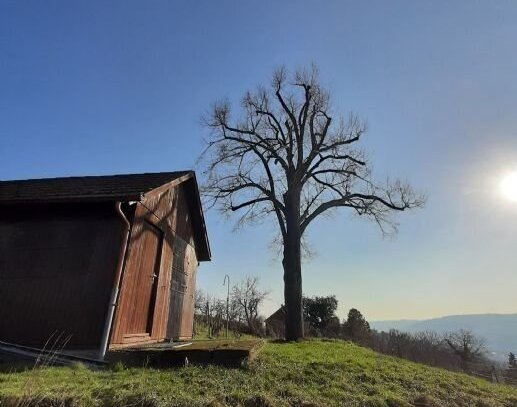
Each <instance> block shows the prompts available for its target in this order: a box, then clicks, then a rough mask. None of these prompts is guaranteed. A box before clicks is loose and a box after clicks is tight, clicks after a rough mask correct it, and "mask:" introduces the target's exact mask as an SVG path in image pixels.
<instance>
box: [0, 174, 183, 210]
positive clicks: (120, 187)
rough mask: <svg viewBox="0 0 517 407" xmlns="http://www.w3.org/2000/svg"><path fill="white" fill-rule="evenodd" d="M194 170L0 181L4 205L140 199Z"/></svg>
mask: <svg viewBox="0 0 517 407" xmlns="http://www.w3.org/2000/svg"><path fill="white" fill-rule="evenodd" d="M189 173H191V172H190V171H176V172H159V173H147V174H127V175H105V176H89V177H67V178H46V179H29V180H20V181H0V203H10V202H27V203H29V202H36V201H40V202H45V201H64V202H66V201H69V200H81V199H85V200H95V199H99V200H126V199H127V200H139V199H140V198H141V196H142V195H143V194H145V193H146V192H149V191H151V190H153V189H155V188H158V187H160V186H162V185H164V184H167V183H169V182H171V181H174V180H175V179H177V178H180V177H182V176H184V175H187V174H189Z"/></svg>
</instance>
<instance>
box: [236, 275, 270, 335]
mask: <svg viewBox="0 0 517 407" xmlns="http://www.w3.org/2000/svg"><path fill="white" fill-rule="evenodd" d="M268 295H269V293H268V292H267V291H265V290H262V289H260V287H259V279H258V277H246V279H245V280H244V281H242V282H240V283H239V284H237V285H235V286H233V289H232V303H234V304H236V305H237V309H238V310H239V311H240V313H241V314H242V316H243V317H244V319H245V320H246V323H247V324H248V328H249V329H250V331H251V332H252V333H254V334H257V333H258V331H259V329H258V328H259V327H258V321H259V307H260V306H261V305H262V303H263V302H264V300H265V299H266V298H267V296H268Z"/></svg>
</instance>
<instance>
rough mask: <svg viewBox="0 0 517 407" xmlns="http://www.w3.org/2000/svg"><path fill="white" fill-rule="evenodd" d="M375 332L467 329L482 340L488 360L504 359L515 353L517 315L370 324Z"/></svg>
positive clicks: (372, 322)
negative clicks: (484, 343) (483, 340)
mask: <svg viewBox="0 0 517 407" xmlns="http://www.w3.org/2000/svg"><path fill="white" fill-rule="evenodd" d="M370 326H371V327H372V328H373V329H375V330H377V331H389V330H390V329H397V330H399V331H403V332H409V333H414V332H419V331H435V332H437V333H440V334H443V333H446V332H452V331H457V330H459V329H468V330H470V331H472V332H473V333H474V334H475V335H476V336H479V337H482V338H484V339H485V340H486V346H487V349H488V351H489V355H488V356H490V357H491V358H493V359H494V360H497V361H505V360H507V355H508V353H509V352H514V353H517V314H477V315H450V316H445V317H441V318H433V319H426V320H411V319H405V320H404V319H403V320H393V321H370Z"/></svg>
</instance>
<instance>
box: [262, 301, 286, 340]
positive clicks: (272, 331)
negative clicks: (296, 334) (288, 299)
mask: <svg viewBox="0 0 517 407" xmlns="http://www.w3.org/2000/svg"><path fill="white" fill-rule="evenodd" d="M264 323H265V324H266V335H267V336H269V337H272V338H281V339H283V338H285V306H284V305H281V306H280V308H278V309H277V310H276V311H275V312H273V313H272V314H271V315H270V316H269V317H267V318H266V320H265V321H264Z"/></svg>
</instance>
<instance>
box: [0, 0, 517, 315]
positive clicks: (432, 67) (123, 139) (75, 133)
mask: <svg viewBox="0 0 517 407" xmlns="http://www.w3.org/2000/svg"><path fill="white" fill-rule="evenodd" d="M515 21H517V3H516V2H515V1H511V0H508V1H503V0H501V1H488V0H487V1H471V0H468V1H434V2H430V1H418V2H415V1H410V0H407V1H389V2H386V1H380V0H379V1H355V2H351V1H342V0H336V1H330V0H329V1H325V2H319V1H309V0H303V1H301V0H297V1H294V0H292V1H288V0H285V1H282V2H279V1H274V0H268V1H266V0H264V1H261V2H245V1H237V0H235V1H225V0H220V1H213V0H210V1H209V0H206V1H203V0H198V1H195V2H193V1H184V2H181V1H175V2H173V1H153V2H145V1H118V2H117V1H94V0H87V1H80V0H77V1H65V0H63V1H55V0H48V1H45V2H42V1H36V0H32V1H30V0H26V1H19V0H0V141H1V143H0V179H3V180H8V179H24V178H43V177H60V176H72V175H103V174H117V173H138V172H155V171H173V170H183V169H190V168H193V169H196V170H198V171H199V168H198V167H197V163H196V162H197V158H198V156H199V154H200V152H201V150H202V149H203V140H204V139H205V138H206V137H207V136H208V132H207V130H206V128H204V127H203V125H202V122H201V117H202V116H203V114H205V113H206V112H207V111H208V110H209V109H210V106H211V105H212V104H213V103H214V102H215V101H217V100H219V99H222V98H228V99H229V100H230V101H232V102H233V104H234V106H236V107H238V102H239V100H240V98H241V97H242V96H243V94H244V93H245V91H247V90H248V89H253V88H254V87H255V86H257V85H259V84H268V83H269V80H270V76H271V73H272V71H273V70H274V69H275V68H277V67H279V66H282V65H283V66H286V67H287V68H288V69H296V68H298V67H303V66H307V65H309V64H311V63H315V64H316V65H317V66H318V67H319V71H320V78H321V82H322V84H323V85H324V86H326V87H327V88H329V89H330V90H331V92H332V95H333V101H334V106H335V107H336V109H339V111H342V112H343V114H347V112H349V111H353V112H355V113H357V114H358V115H359V116H360V117H362V118H364V119H365V120H366V121H367V122H368V127H369V131H368V133H367V135H366V136H365V138H364V141H363V147H364V148H365V149H366V150H367V151H368V153H369V157H370V159H371V161H372V162H373V163H374V174H377V175H378V177H379V178H380V179H384V178H385V177H386V176H390V177H394V178H395V177H400V178H402V179H407V180H409V181H410V182H411V184H412V185H414V186H415V187H416V188H418V189H420V190H422V191H424V192H425V193H426V194H427V196H428V202H427V206H426V207H425V208H424V209H422V210H418V211H414V212H412V213H403V214H400V216H398V217H397V220H398V221H399V223H400V228H399V234H398V236H397V237H395V238H390V239H386V238H383V237H382V235H381V233H380V232H379V230H378V229H377V228H376V226H375V225H373V224H371V223H368V222H366V221H364V220H363V219H358V218H357V217H354V216H352V215H351V214H350V213H349V212H347V210H345V209H344V210H342V211H340V212H336V214H335V215H334V216H333V217H332V218H331V219H320V220H319V222H315V223H313V225H311V228H309V230H308V239H309V242H310V244H311V247H312V249H313V251H314V252H315V255H314V256H313V258H311V259H310V260H306V261H305V262H304V265H303V284H304V293H305V294H306V295H309V296H312V295H331V294H334V295H336V297H337V298H338V300H339V308H338V315H339V316H340V317H345V316H346V313H347V312H348V309H349V308H351V307H355V308H358V309H359V310H361V311H362V312H363V314H364V315H365V316H366V318H367V319H369V320H382V319H401V318H411V319H421V318H431V317H437V316H442V315H450V314H471V313H512V312H517V301H516V289H517V202H511V201H509V200H507V199H504V197H503V196H502V194H501V193H500V190H499V184H500V180H501V178H502V177H503V175H504V174H506V173H508V172H510V171H512V170H517V114H516V112H517V52H516V45H515V44H516V43H517V24H515ZM206 220H207V227H208V234H209V238H210V244H211V247H212V254H213V261H212V262H211V263H202V264H201V266H200V268H199V271H198V286H199V287H200V288H202V289H204V290H206V291H208V292H210V293H212V294H213V295H215V296H221V297H223V296H224V295H225V294H224V293H225V288H224V287H223V286H222V284H223V278H224V275H225V274H228V275H229V276H230V278H231V281H232V283H233V282H237V281H239V280H240V279H242V278H244V277H245V276H259V277H260V280H261V284H262V286H263V287H264V288H267V289H268V290H270V296H269V299H268V301H267V302H266V303H265V305H264V307H263V309H262V312H263V313H264V314H265V315H267V314H268V313H269V312H271V311H273V310H274V309H275V308H276V307H278V306H279V305H280V304H281V303H282V302H283V299H282V296H283V279H282V267H281V262H280V259H279V258H278V257H277V256H276V254H275V252H276V250H275V248H272V247H271V240H272V237H273V235H274V234H275V233H276V232H275V229H274V227H275V225H274V220H273V219H272V220H271V222H265V223H264V224H263V225H261V226H255V227H252V228H248V229H242V230H239V231H235V230H234V223H233V222H232V220H231V219H230V220H228V219H226V218H225V217H223V216H221V214H220V213H218V212H216V211H207V213H206Z"/></svg>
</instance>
